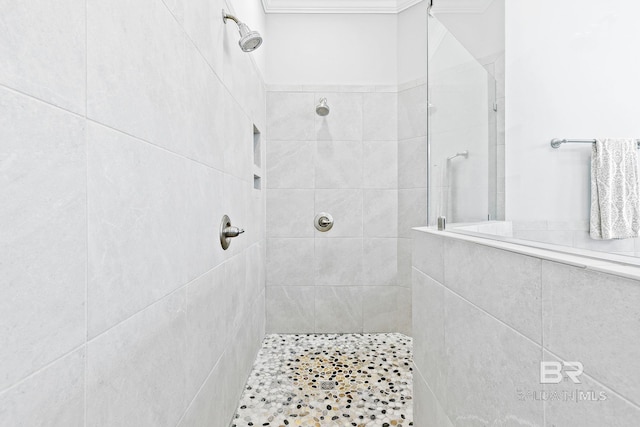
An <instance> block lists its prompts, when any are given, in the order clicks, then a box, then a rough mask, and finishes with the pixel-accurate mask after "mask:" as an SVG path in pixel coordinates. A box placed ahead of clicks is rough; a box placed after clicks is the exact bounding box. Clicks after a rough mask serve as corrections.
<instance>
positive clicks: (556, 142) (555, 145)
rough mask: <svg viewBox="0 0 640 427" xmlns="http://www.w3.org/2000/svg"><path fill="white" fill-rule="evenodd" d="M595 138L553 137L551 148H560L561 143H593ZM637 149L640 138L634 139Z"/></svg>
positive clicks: (639, 147) (639, 144)
mask: <svg viewBox="0 0 640 427" xmlns="http://www.w3.org/2000/svg"><path fill="white" fill-rule="evenodd" d="M595 142H596V140H595V139H559V138H554V139H552V140H551V147H552V148H560V146H561V145H562V144H595ZM636 144H637V146H638V149H640V139H636Z"/></svg>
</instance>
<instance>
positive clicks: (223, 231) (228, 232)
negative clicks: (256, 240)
mask: <svg viewBox="0 0 640 427" xmlns="http://www.w3.org/2000/svg"><path fill="white" fill-rule="evenodd" d="M242 233H244V230H243V229H242V228H238V227H234V226H232V225H231V220H230V219H229V217H228V216H227V215H225V216H223V217H222V222H220V244H221V245H222V249H224V250H225V251H226V250H227V249H229V245H230V244H231V239H233V238H234V237H238V236H239V235H241V234H242Z"/></svg>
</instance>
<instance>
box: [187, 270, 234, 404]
mask: <svg viewBox="0 0 640 427" xmlns="http://www.w3.org/2000/svg"><path fill="white" fill-rule="evenodd" d="M225 279H226V277H225V266H224V265H220V266H218V267H216V268H215V269H213V270H211V271H208V272H207V273H205V274H203V275H202V276H200V277H198V278H197V279H196V280H194V281H193V282H191V283H189V284H188V285H187V288H186V290H187V291H186V298H187V300H186V315H187V349H188V353H187V354H188V356H189V357H188V359H187V360H186V365H187V369H188V373H189V375H188V376H187V386H188V388H187V391H188V395H189V396H195V394H196V391H197V390H198V389H199V388H200V386H201V385H202V383H203V382H204V381H205V379H206V378H207V376H208V375H209V372H211V370H212V369H213V367H214V366H215V364H216V362H217V361H218V359H219V358H220V356H221V355H222V353H223V352H224V350H225V348H227V345H228V343H229V340H230V339H231V333H232V331H233V315H232V313H233V312H235V311H236V307H234V306H233V305H232V304H231V294H232V293H233V292H235V291H236V289H234V288H233V286H232V284H231V283H229V282H227V281H226V280H225Z"/></svg>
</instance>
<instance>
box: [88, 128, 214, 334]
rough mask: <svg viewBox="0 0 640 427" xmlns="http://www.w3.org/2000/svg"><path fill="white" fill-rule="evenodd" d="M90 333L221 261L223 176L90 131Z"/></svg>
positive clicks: (161, 152)
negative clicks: (220, 231)
mask: <svg viewBox="0 0 640 427" xmlns="http://www.w3.org/2000/svg"><path fill="white" fill-rule="evenodd" d="M89 142H90V143H89V192H90V194H91V197H90V198H89V257H90V258H89V259H90V261H89V295H88V301H89V335H90V336H95V335H96V334H98V333H100V332H102V331H104V330H105V329H107V328H109V327H110V326H113V325H114V324H116V323H117V322H120V321H122V320H124V319H126V318H127V317H129V316H131V315H132V314H134V313H135V312H137V311H139V310H141V309H143V308H144V307H146V306H147V305H149V304H151V303H152V302H153V301H156V300H158V299H159V298H161V297H163V296H164V295H167V294H169V293H170V292H171V291H173V290H175V289H177V288H178V287H180V286H183V285H185V284H186V283H188V282H189V281H191V280H193V279H194V278H196V277H198V276H199V275H201V274H203V273H204V272H206V271H207V270H209V269H211V268H213V267H214V266H215V265H217V264H218V263H219V262H221V261H222V257H223V254H222V252H223V251H222V249H221V247H220V244H219V242H218V241H216V239H215V238H214V237H213V236H216V235H217V234H216V233H217V229H218V226H219V222H218V221H219V218H221V217H222V214H223V211H222V207H221V206H220V200H222V183H223V180H222V174H221V173H220V172H217V171H215V170H214V169H211V168H208V167H206V166H203V165H200V164H197V163H194V162H191V161H188V160H186V159H184V158H182V157H179V156H176V155H174V154H171V153H168V152H166V151H164V150H161V149H158V148H156V147H154V146H152V145H150V144H146V143H143V142H140V141H138V140H135V139H133V138H130V137H128V136H125V135H123V134H120V133H118V132H115V131H112V130H109V129H106V128H104V127H102V126H98V125H92V126H90V128H89Z"/></svg>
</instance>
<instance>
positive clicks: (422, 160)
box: [398, 137, 435, 188]
mask: <svg viewBox="0 0 640 427" xmlns="http://www.w3.org/2000/svg"><path fill="white" fill-rule="evenodd" d="M398 170H399V171H400V173H399V174H398V188H425V187H426V186H427V138H426V137H419V138H413V139H408V140H405V141H401V142H399V143H398ZM434 173H435V170H434Z"/></svg>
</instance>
